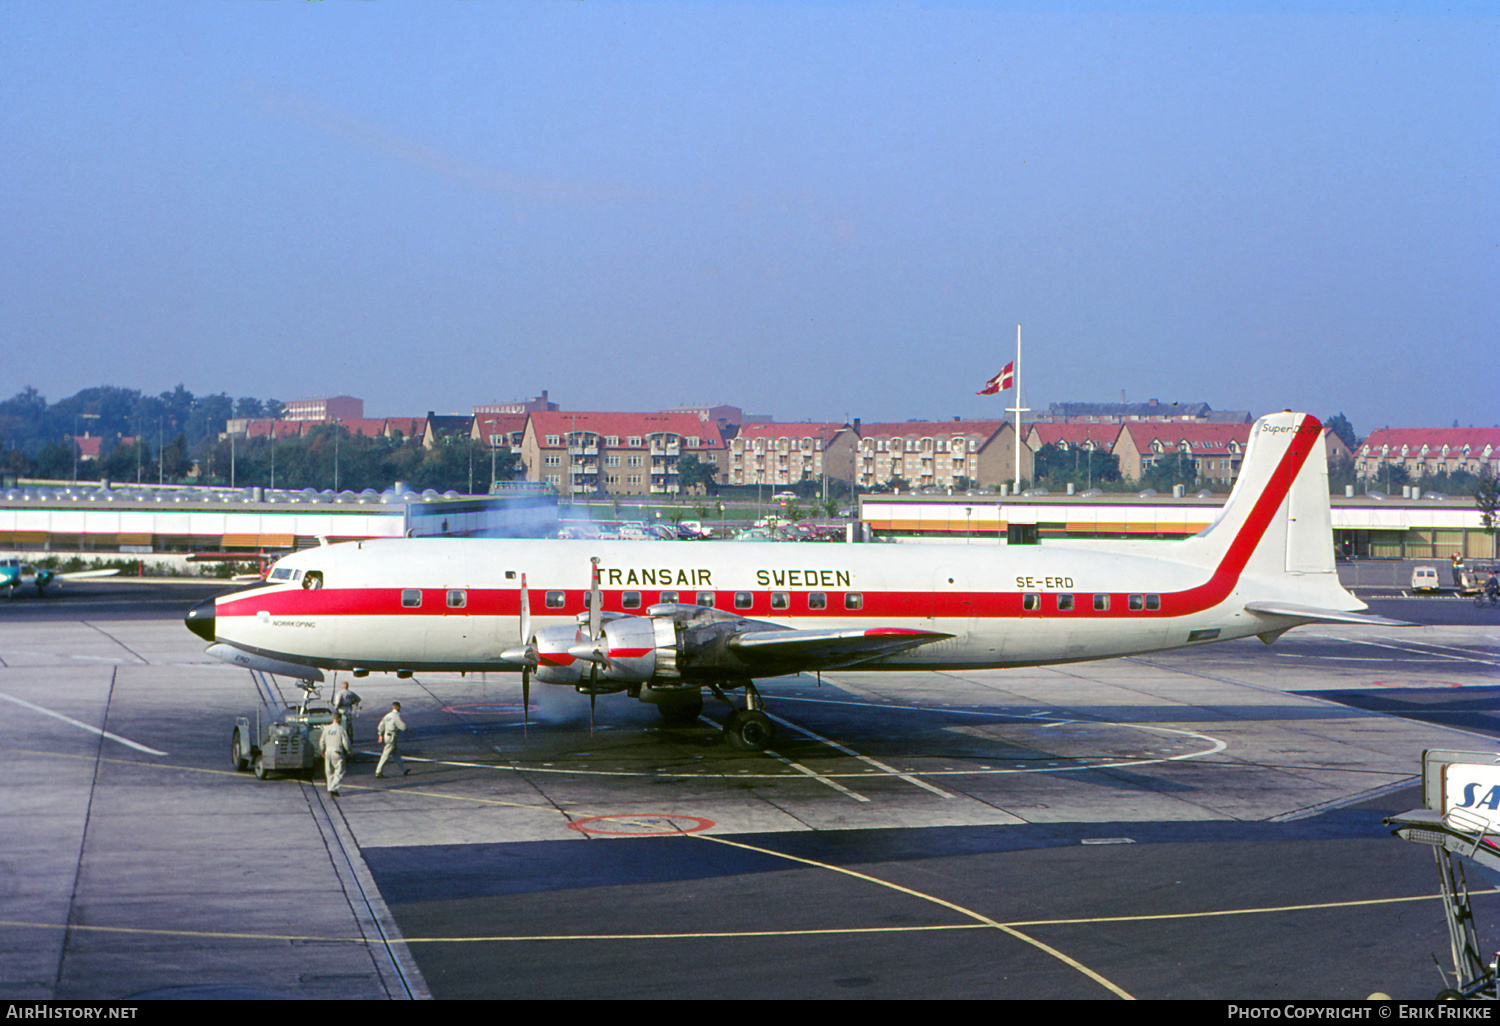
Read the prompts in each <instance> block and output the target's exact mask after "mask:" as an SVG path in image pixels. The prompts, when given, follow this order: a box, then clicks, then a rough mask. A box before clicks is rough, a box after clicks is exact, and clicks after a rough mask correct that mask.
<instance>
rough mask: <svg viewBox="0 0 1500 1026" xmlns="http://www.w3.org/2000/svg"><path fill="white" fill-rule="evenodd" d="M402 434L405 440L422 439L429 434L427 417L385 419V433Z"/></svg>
mask: <svg viewBox="0 0 1500 1026" xmlns="http://www.w3.org/2000/svg"><path fill="white" fill-rule="evenodd" d="M397 431H399V432H401V434H402V437H405V438H421V437H422V436H424V435H425V434H427V418H426V417H387V418H385V432H386V434H388V435H394V434H395V433H396V432H397Z"/></svg>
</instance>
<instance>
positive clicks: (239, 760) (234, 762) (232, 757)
mask: <svg viewBox="0 0 1500 1026" xmlns="http://www.w3.org/2000/svg"><path fill="white" fill-rule="evenodd" d="M229 765H231V766H233V767H234V771H235V772H236V773H243V772H245V771H246V770H247V769H249V768H250V761H249V760H248V759H246V758H245V757H244V756H243V755H241V754H240V728H239V727H235V728H234V740H233V741H231V742H230V746H229Z"/></svg>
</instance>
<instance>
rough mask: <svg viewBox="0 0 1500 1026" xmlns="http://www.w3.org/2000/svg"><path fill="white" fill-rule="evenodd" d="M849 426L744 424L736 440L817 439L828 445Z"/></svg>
mask: <svg viewBox="0 0 1500 1026" xmlns="http://www.w3.org/2000/svg"><path fill="white" fill-rule="evenodd" d="M848 426H849V425H847V424H836V423H832V422H826V423H806V424H765V423H755V424H742V425H740V430H739V434H737V435H736V436H735V437H736V438H746V439H749V438H764V439H767V440H772V439H777V438H791V439H797V440H801V439H803V438H816V439H817V440H818V441H820V442H822V443H823V444H824V445H827V444H828V443H829V442H831V441H833V438H834V436H835V435H837V434H838V433H839V432H840V431H843V430H845V429H846V428H847V427H848Z"/></svg>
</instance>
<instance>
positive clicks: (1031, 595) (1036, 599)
mask: <svg viewBox="0 0 1500 1026" xmlns="http://www.w3.org/2000/svg"><path fill="white" fill-rule="evenodd" d="M1021 608H1022V609H1024V610H1026V612H1028V613H1035V612H1036V611H1037V610H1038V609H1041V608H1042V597H1041V596H1040V595H1038V594H1037V593H1036V592H1034V591H1029V592H1027V593H1026V594H1025V595H1022V596H1021Z"/></svg>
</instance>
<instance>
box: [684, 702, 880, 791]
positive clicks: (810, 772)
mask: <svg viewBox="0 0 1500 1026" xmlns="http://www.w3.org/2000/svg"><path fill="white" fill-rule="evenodd" d="M699 719H701V720H703V721H704V722H705V723H713V725H714V726H715V727H718V728H719V729H720V730H723V729H724V725H723V724H722V723H715V722H714V721H713V720H711V719H709V718H708V717H707V716H700V717H699ZM771 719H773V720H776V721H777V722H778V723H786V721H785V720H783V719H781V718H780V717H776V716H772V717H771ZM789 725H790V724H789ZM765 753H766V754H767V755H769V756H770V757H771V758H773V759H775V760H776V761H777V762H780V763H782V764H783V765H786V766H790V767H791V768H792V769H794V770H796V771H797V772H798V773H802V774H805V775H806V776H809V777H811V778H812V779H814V780H816V781H817V782H818V783H820V784H825V785H827V786H828V787H831V788H833V789H834V790H835V791H838V792H839V793H840V794H843V795H845V796H846V797H849V798H853V799H854V800H855V801H857V802H867V801H869V800H870V799H868V798H866V797H865V796H864V795H862V794H859V793H858V792H856V791H851V790H849V789H848V788H847V787H845V786H844V785H843V784H840V783H839V782H838V781H836V780H831V779H829V778H828V777H827V776H825V775H823V774H822V773H819V772H818V771H817V770H815V769H811V768H810V767H807V766H804V765H802V764H801V763H800V762H793V761H792V760H791V759H788V758H787V757H786V756H784V755H782V754H780V753H779V752H775V751H772V750H771V749H769V748H767V749H765Z"/></svg>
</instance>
